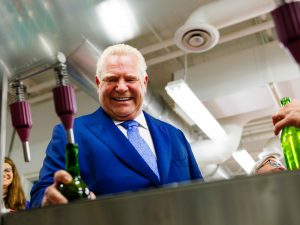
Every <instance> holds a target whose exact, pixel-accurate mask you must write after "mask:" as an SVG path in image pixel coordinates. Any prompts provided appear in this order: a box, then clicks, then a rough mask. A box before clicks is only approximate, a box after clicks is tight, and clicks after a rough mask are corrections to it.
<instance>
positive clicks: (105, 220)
mask: <svg viewBox="0 0 300 225" xmlns="http://www.w3.org/2000/svg"><path fill="white" fill-rule="evenodd" d="M299 210H300V171H297V172H282V173H278V174H272V175H261V176H252V177H242V178H235V179H232V180H227V181H217V182H210V183H201V182H193V183H190V184H183V185H180V186H177V187H164V188H159V189H152V190H148V191H140V192H135V193H133V192H132V193H124V194H118V195H114V196H106V197H102V198H99V199H97V200H94V201H90V200H83V201H79V202H74V203H71V204H68V205H60V206H49V207H46V208H40V209H32V210H27V211H23V212H16V213H10V214H5V215H3V216H2V223H3V224H4V225H27V224H28V225H50V224H51V225H54V224H55V225H61V224H72V225H77V224H78V225H79V224H80V225H83V224H88V225H92V224H103V225H154V224H155V225H189V224H191V225H202V224H203V225H204V224H205V225H260V224H262V225H277V224H278V225H279V224H280V225H282V224H284V225H299V224H300V213H299Z"/></svg>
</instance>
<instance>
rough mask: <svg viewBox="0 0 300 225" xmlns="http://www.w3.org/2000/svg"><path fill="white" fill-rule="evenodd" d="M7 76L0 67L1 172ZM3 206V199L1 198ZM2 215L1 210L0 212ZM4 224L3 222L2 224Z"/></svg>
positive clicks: (0, 186)
mask: <svg viewBox="0 0 300 225" xmlns="http://www.w3.org/2000/svg"><path fill="white" fill-rule="evenodd" d="M7 76H8V75H7V74H5V73H4V72H3V70H2V68H1V67H0V171H1V172H2V171H3V162H4V156H5V149H6V120H7V116H6V114H7V85H8V81H7ZM2 184H3V176H2V175H1V176H0V196H2V192H3V190H2ZM0 206H2V198H0ZM0 215H1V210H0ZM0 224H2V222H0Z"/></svg>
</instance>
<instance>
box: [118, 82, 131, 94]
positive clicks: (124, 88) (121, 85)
mask: <svg viewBox="0 0 300 225" xmlns="http://www.w3.org/2000/svg"><path fill="white" fill-rule="evenodd" d="M116 90H117V91H119V92H124V91H127V90H128V86H127V82H126V81H124V80H119V82H118V83H117V87H116Z"/></svg>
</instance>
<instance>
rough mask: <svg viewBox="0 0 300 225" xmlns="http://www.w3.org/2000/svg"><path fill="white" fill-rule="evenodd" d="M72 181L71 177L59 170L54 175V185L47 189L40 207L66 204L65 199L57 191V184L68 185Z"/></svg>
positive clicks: (66, 200)
mask: <svg viewBox="0 0 300 225" xmlns="http://www.w3.org/2000/svg"><path fill="white" fill-rule="evenodd" d="M71 181H72V176H71V175H70V174H69V173H68V172H66V171H64V170H59V171H57V172H56V173H55V174H54V183H53V184H52V185H51V186H49V187H47V189H46V190H45V193H44V197H43V200H42V206H47V205H55V204H67V203H68V199H66V198H65V197H64V196H63V195H62V194H61V193H60V192H59V190H58V189H57V188H58V186H59V184H61V183H63V184H68V183H70V182H71Z"/></svg>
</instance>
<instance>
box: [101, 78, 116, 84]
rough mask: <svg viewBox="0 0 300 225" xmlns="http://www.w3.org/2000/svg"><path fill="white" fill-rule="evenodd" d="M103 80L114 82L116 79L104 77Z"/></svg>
mask: <svg viewBox="0 0 300 225" xmlns="http://www.w3.org/2000/svg"><path fill="white" fill-rule="evenodd" d="M104 81H105V82H108V83H112V82H116V81H117V79H115V78H106V79H104Z"/></svg>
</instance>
